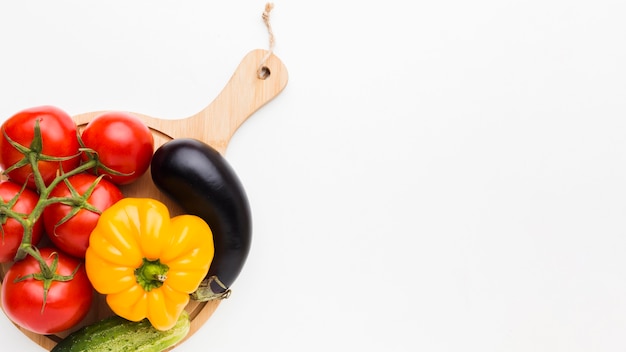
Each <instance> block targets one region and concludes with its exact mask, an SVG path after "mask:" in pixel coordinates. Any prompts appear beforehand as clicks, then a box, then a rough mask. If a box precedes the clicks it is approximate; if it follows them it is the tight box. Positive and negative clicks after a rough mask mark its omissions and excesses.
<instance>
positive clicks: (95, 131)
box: [81, 112, 154, 185]
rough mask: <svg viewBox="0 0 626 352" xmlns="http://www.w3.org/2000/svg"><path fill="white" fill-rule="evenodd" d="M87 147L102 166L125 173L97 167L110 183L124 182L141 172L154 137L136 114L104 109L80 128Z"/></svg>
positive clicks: (151, 147) (130, 180)
mask: <svg viewBox="0 0 626 352" xmlns="http://www.w3.org/2000/svg"><path fill="white" fill-rule="evenodd" d="M81 137H82V140H83V143H84V145H85V146H86V147H87V148H91V149H93V150H95V151H96V152H97V153H98V159H99V160H100V162H101V163H102V164H103V165H105V166H106V167H108V168H110V169H112V170H114V171H117V172H118V173H122V174H125V175H114V174H111V173H109V172H107V171H106V170H103V169H102V168H100V169H99V170H98V173H99V174H106V175H108V176H107V177H110V180H111V181H112V182H113V183H116V184H119V185H122V184H128V183H131V182H133V181H135V180H136V179H138V178H139V177H140V176H141V175H143V174H144V173H145V172H146V170H148V167H149V166H150V160H151V159H152V153H153V152H154V137H153V136H152V133H151V132H150V130H149V129H148V127H147V126H146V125H145V124H144V123H143V122H142V121H141V120H139V118H137V117H135V116H133V115H130V114H127V113H123V112H106V113H103V114H101V115H99V116H96V117H95V118H94V119H93V120H91V121H90V122H89V123H88V124H87V126H86V127H85V129H84V130H83V132H82V135H81Z"/></svg>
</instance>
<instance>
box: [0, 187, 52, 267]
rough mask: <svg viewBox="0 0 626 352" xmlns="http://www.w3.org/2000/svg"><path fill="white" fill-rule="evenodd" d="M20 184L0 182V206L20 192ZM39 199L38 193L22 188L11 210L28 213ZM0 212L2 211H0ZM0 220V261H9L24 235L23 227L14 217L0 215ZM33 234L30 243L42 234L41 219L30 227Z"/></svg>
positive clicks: (35, 243)
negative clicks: (0, 226) (0, 223)
mask: <svg viewBox="0 0 626 352" xmlns="http://www.w3.org/2000/svg"><path fill="white" fill-rule="evenodd" d="M21 188H22V186H20V185H18V184H16V183H13V182H11V181H1V182H0V202H1V203H0V204H1V205H0V208H2V207H3V206H6V204H7V203H9V202H10V201H11V200H12V199H13V198H15V196H16V195H18V194H19V193H20V190H21ZM38 201H39V195H37V193H35V192H34V191H31V190H29V189H24V191H23V192H22V194H20V195H19V197H18V198H17V202H16V203H15V204H13V207H11V210H13V211H15V212H18V213H21V214H24V215H28V214H30V213H31V212H32V211H33V209H35V205H36V204H37V202H38ZM0 213H2V212H1V211H0ZM0 221H2V232H0V237H1V239H0V263H6V262H10V261H12V260H13V258H15V254H16V253H17V249H18V247H19V246H20V244H21V243H22V237H23V235H24V228H23V227H22V225H21V224H20V223H19V222H18V221H17V220H15V219H13V218H10V217H7V216H6V215H0ZM32 229H33V234H32V237H31V243H32V244H33V245H37V243H39V240H40V239H41V236H42V234H43V226H42V222H41V221H39V220H38V221H37V222H35V224H34V225H33V227H32Z"/></svg>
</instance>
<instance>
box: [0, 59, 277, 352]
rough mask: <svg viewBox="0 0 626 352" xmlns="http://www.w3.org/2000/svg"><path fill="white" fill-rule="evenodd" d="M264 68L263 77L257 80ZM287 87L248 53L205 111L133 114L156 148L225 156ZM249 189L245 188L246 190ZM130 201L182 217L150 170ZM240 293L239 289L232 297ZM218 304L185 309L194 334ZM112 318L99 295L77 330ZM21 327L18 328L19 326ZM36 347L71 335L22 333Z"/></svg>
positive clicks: (266, 63) (82, 121)
mask: <svg viewBox="0 0 626 352" xmlns="http://www.w3.org/2000/svg"><path fill="white" fill-rule="evenodd" d="M267 55H269V56H267ZM259 68H262V71H263V72H264V73H265V74H264V75H259ZM286 85H287V69H286V67H285V65H284V64H283V63H282V62H281V61H280V59H278V58H277V57H276V56H275V55H273V54H270V53H269V52H268V51H266V50H262V49H257V50H253V51H251V52H250V53H248V54H247V55H246V56H245V57H244V58H243V60H242V61H241V63H240V64H239V66H238V67H237V69H236V70H235V73H234V74H233V76H232V77H231V79H230V81H229V82H228V83H227V84H226V86H225V87H224V89H223V90H222V91H221V92H220V94H219V95H218V96H217V97H216V98H215V99H214V100H213V102H211V104H209V105H208V106H207V107H206V108H204V109H203V110H201V111H200V112H198V113H197V114H195V115H193V116H190V117H187V118H182V119H174V120H172V119H160V118H155V117H151V116H147V115H144V114H139V113H134V112H133V113H132V114H133V115H136V116H137V117H139V118H140V119H142V120H143V121H144V122H145V123H146V125H147V126H148V127H149V128H150V130H151V131H152V134H153V135H154V137H155V138H154V141H155V148H157V147H159V146H161V145H162V144H163V143H165V142H167V141H169V140H171V139H174V138H182V137H186V138H196V139H199V140H201V141H204V142H206V143H208V144H209V145H211V146H212V147H214V148H215V149H217V150H218V151H219V152H220V153H222V154H224V152H225V151H226V147H227V146H228V142H229V141H230V139H231V137H232V136H233V134H234V133H235V131H237V129H238V128H239V126H241V124H242V123H244V122H245V121H246V119H248V117H250V116H251V115H252V114H253V113H254V112H255V111H257V110H258V109H259V108H261V107H262V106H263V105H265V104H266V103H267V102H269V101H270V100H272V99H273V98H274V97H276V96H277V95H278V94H280V92H281V91H282V90H283V89H284V88H285V86H286ZM103 112H104V111H94V112H90V113H84V114H80V115H76V116H74V120H75V121H76V123H77V125H78V126H79V128H81V127H83V126H84V125H86V124H87V123H88V122H89V121H91V119H93V118H94V117H95V116H97V115H99V114H101V113H103ZM244 186H245V185H244ZM121 189H122V192H123V193H124V195H125V196H126V197H149V198H154V199H157V200H159V201H161V202H163V203H165V204H166V205H167V206H168V208H169V209H170V212H171V215H172V216H175V215H179V214H181V213H182V210H181V209H180V207H178V206H177V205H176V204H175V203H173V202H172V201H171V200H169V199H168V198H166V197H165V195H163V194H162V193H161V192H160V191H159V190H158V189H157V188H156V186H154V184H153V183H152V179H151V177H150V171H148V172H146V174H144V175H143V176H142V177H141V178H140V179H139V180H138V181H137V182H135V183H133V184H131V185H127V186H122V187H121ZM8 268H9V265H7V264H3V265H2V266H0V276H1V277H2V278H4V274H5V272H6V270H7V269H8ZM234 294H236V290H235V292H234ZM219 304H220V301H213V302H208V303H199V302H195V301H192V302H190V303H189V305H188V306H187V311H188V312H189V314H190V316H191V320H192V321H191V331H190V333H189V335H188V337H189V336H191V335H192V334H193V333H195V332H196V331H197V330H198V329H199V328H200V327H201V326H202V325H203V324H204V323H205V322H206V321H207V320H208V319H209V318H210V317H211V315H212V314H213V312H214V311H215V310H216V309H217V307H218V305H219ZM111 314H113V313H112V312H111V310H110V309H109V307H108V306H107V304H106V302H105V300H104V297H103V296H101V295H99V294H96V299H95V300H94V303H93V306H92V309H91V312H90V313H89V315H88V316H87V317H86V318H85V319H84V320H83V322H81V324H80V325H79V326H77V327H76V328H74V329H73V330H76V329H78V328H79V327H80V326H84V325H87V324H90V323H92V322H95V321H98V320H100V319H102V318H105V317H107V316H110V315H111ZM18 328H19V327H18ZM19 330H20V331H21V332H22V333H24V335H26V336H28V337H29V338H30V339H32V340H33V341H34V342H35V343H37V344H38V345H40V346H41V347H43V348H45V349H46V350H50V349H52V348H53V347H54V346H55V345H56V344H57V343H58V341H60V340H61V339H62V338H63V337H65V336H67V334H69V333H70V331H66V332H64V333H61V334H57V335H39V334H34V333H32V332H30V331H27V330H24V329H22V328H19Z"/></svg>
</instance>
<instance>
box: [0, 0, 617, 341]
mask: <svg viewBox="0 0 626 352" xmlns="http://www.w3.org/2000/svg"><path fill="white" fill-rule="evenodd" d="M264 5H265V2H264V1H252V0H246V1H177V2H175V1H147V0H143V1H120V0H116V1H106V2H95V1H68V0H64V1H54V2H53V1H43V0H39V1H22V2H16V1H15V2H9V1H4V2H2V5H0V116H1V117H2V119H5V118H7V117H9V116H10V115H12V114H13V113H15V112H17V111H19V110H21V109H24V108H27V107H31V106H36V105H43V104H52V105H56V106H58V107H61V108H62V109H64V110H66V111H67V112H68V113H70V114H71V115H75V114H79V113H83V112H89V111H95V110H102V109H106V110H128V111H135V112H141V113H144V114H148V115H151V116H155V117H163V118H182V117H187V116H189V115H192V114H194V113H195V112H197V111H198V110H200V109H202V108H203V107H204V106H205V105H208V103H210V102H211V101H212V99H213V98H214V97H215V96H216V95H217V94H218V92H219V91H220V90H221V88H222V87H223V86H224V85H225V84H226V82H227V81H228V79H229V78H230V75H231V74H232V72H233V71H234V69H235V68H236V66H237V65H238V64H239V62H240V60H241V59H242V58H243V57H244V55H245V54H246V53H247V52H249V51H250V50H252V49H256V48H267V46H268V43H267V41H268V40H267V39H268V38H267V32H266V30H265V27H264V26H263V23H262V21H261V18H260V15H261V13H262V11H263V8H264ZM275 5H276V7H275V9H274V11H273V12H272V23H273V28H274V32H275V34H276V48H275V53H276V55H277V56H278V57H280V58H281V60H282V61H283V62H284V63H285V65H286V66H287V68H288V70H289V84H288V86H287V88H286V89H285V91H284V92H283V93H282V94H281V95H280V96H279V97H278V98H276V99H275V100H273V101H272V102H270V103H269V104H268V105H266V106H265V107H264V108H262V109H261V110H259V111H258V112H257V113H256V114H255V115H254V116H253V117H252V118H251V119H250V120H248V121H247V122H246V123H245V124H244V125H243V126H242V127H241V129H240V130H239V131H238V132H237V134H236V135H235V137H234V139H233V140H232V141H231V144H230V146H229V148H228V150H227V153H226V157H227V159H228V160H229V161H230V163H231V165H232V166H233V167H234V168H235V169H236V171H237V173H238V175H239V177H240V178H241V180H242V182H243V183H244V185H245V187H246V190H247V192H248V197H249V199H250V203H251V206H252V210H253V215H254V242H253V248H252V252H251V254H250V257H249V261H248V263H247V265H246V267H245V269H244V272H243V273H242V275H241V276H240V277H239V279H238V281H237V282H236V283H235V285H234V286H233V291H234V292H233V295H232V297H231V298H230V299H229V300H227V301H225V302H223V303H222V304H221V305H220V307H219V309H218V310H217V312H216V313H215V314H214V315H213V317H212V318H211V319H210V320H209V321H208V322H207V323H206V324H205V325H204V326H203V327H202V328H201V329H200V330H199V332H198V333H197V334H195V335H194V336H193V337H192V338H191V339H190V340H188V341H187V342H186V343H185V344H183V345H182V346H180V347H179V348H177V349H176V350H177V351H196V350H201V349H202V350H210V351H252V350H254V351H322V350H327V351H339V350H349V351H380V350H387V351H429V352H434V351H481V352H485V351H549V352H557V351H568V352H573V351H603V352H607V351H624V350H626V339H625V338H624V336H625V335H624V331H625V329H626V49H625V45H626V21H625V20H624V19H625V18H626V3H624V2H623V1H618V0H614V1H610V0H594V1H582V0H569V1H566V0H561V1H559V0H529V1H521V0H519V1H502V0H491V1H490V0H476V1H462V0H444V1H419V2H410V1H399V0H397V1H358V2H357V1H350V2H348V1H343V2H342V1H329V0H318V1H308V2H295V1H275ZM0 330H1V331H2V344H3V346H11V350H15V351H38V350H39V348H37V347H36V346H34V345H33V343H32V342H30V340H28V339H27V338H25V337H24V336H22V335H20V334H19V332H18V331H17V330H16V329H15V328H14V327H13V326H12V325H11V324H10V323H9V322H8V320H7V319H6V317H5V316H4V315H2V316H1V317H0ZM4 348H5V347H3V349H4Z"/></svg>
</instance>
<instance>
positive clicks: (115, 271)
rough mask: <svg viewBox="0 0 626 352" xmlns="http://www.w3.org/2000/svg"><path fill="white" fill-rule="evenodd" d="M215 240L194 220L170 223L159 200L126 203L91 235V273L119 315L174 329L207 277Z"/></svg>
mask: <svg viewBox="0 0 626 352" xmlns="http://www.w3.org/2000/svg"><path fill="white" fill-rule="evenodd" d="M213 255H214V246H213V235H212V232H211V229H210V228H209V226H208V225H207V223H206V222H205V221H204V220H202V219H201V218H199V217H197V216H193V215H180V216H176V217H174V218H171V219H170V214H169V211H168V209H167V207H166V206H165V205H164V204H163V203H161V202H159V201H156V200H154V199H148V198H124V199H122V200H120V201H118V202H117V203H115V204H114V205H113V206H111V207H110V208H108V209H106V210H105V211H103V212H102V214H101V215H100V220H99V221H98V224H97V226H96V227H95V229H94V230H93V232H92V233H91V237H90V239H89V247H88V248H87V253H86V255H85V268H86V270H87V275H88V276H89V280H91V283H92V284H93V286H94V288H95V289H96V290H97V291H98V292H100V293H101V294H105V295H106V301H107V304H108V305H109V307H110V308H111V309H112V310H113V312H114V313H115V314H117V315H119V316H121V317H123V318H126V319H128V320H131V321H140V320H142V319H144V318H148V320H149V321H150V323H151V324H152V326H154V327H155V328H156V329H158V330H168V329H170V328H171V327H173V326H174V324H176V321H177V320H178V317H179V315H180V314H181V313H182V311H183V309H184V308H185V306H186V305H187V303H188V302H189V294H190V293H192V292H194V291H195V290H196V289H197V288H198V286H199V284H200V282H201V281H202V279H204V277H205V276H206V274H207V272H208V270H209V266H210V265H211V261H212V260H213Z"/></svg>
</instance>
